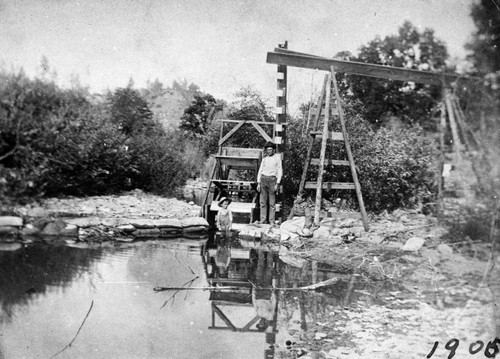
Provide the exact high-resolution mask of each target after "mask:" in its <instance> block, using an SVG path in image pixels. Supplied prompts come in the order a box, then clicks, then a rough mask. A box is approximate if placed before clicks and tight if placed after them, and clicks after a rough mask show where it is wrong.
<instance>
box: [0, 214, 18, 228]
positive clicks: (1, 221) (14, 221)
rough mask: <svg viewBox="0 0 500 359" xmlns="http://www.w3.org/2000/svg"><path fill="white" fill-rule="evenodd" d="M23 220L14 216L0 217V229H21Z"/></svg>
mask: <svg viewBox="0 0 500 359" xmlns="http://www.w3.org/2000/svg"><path fill="white" fill-rule="evenodd" d="M22 225H23V219H22V218H21V217H14V216H2V217H0V227H22Z"/></svg>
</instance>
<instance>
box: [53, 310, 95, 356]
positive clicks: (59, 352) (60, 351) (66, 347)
mask: <svg viewBox="0 0 500 359" xmlns="http://www.w3.org/2000/svg"><path fill="white" fill-rule="evenodd" d="M93 306H94V301H92V303H90V308H89V310H88V311H87V315H86V316H85V318H84V319H83V322H82V324H80V328H78V331H77V332H76V334H75V336H74V337H73V339H71V341H70V342H69V344H68V345H66V346H65V347H64V348H62V349H61V350H59V351H58V352H57V353H55V354H54V355H52V356H51V357H50V359H52V358H55V357H56V356H58V355H59V354H61V353H62V352H63V351H65V350H66V349H68V348H69V347H71V345H72V344H73V342H74V341H75V340H76V337H77V336H78V334H80V330H82V328H83V325H84V324H85V321H86V320H87V318H88V317H89V314H90V311H91V310H92V307H93Z"/></svg>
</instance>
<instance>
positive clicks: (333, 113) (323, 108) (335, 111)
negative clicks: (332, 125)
mask: <svg viewBox="0 0 500 359" xmlns="http://www.w3.org/2000/svg"><path fill="white" fill-rule="evenodd" d="M321 109H322V110H323V113H324V111H325V106H324V105H323V106H322V107H321ZM330 112H331V113H332V115H334V116H338V115H339V109H338V108H335V107H334V108H331V107H330Z"/></svg>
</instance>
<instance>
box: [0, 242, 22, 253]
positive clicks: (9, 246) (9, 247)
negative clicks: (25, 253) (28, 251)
mask: <svg viewBox="0 0 500 359" xmlns="http://www.w3.org/2000/svg"><path fill="white" fill-rule="evenodd" d="M21 248H23V245H22V244H21V243H19V242H15V243H1V242H0V251H5V252H8V251H17V250H19V249H21Z"/></svg>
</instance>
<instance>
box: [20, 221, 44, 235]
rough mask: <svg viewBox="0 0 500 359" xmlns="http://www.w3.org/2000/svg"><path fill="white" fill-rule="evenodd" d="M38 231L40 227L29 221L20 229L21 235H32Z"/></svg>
mask: <svg viewBox="0 0 500 359" xmlns="http://www.w3.org/2000/svg"><path fill="white" fill-rule="evenodd" d="M39 233H40V228H37V227H35V226H34V225H32V224H31V223H30V224H27V225H26V226H24V228H23V229H22V230H21V235H22V236H33V235H37V234H39Z"/></svg>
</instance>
